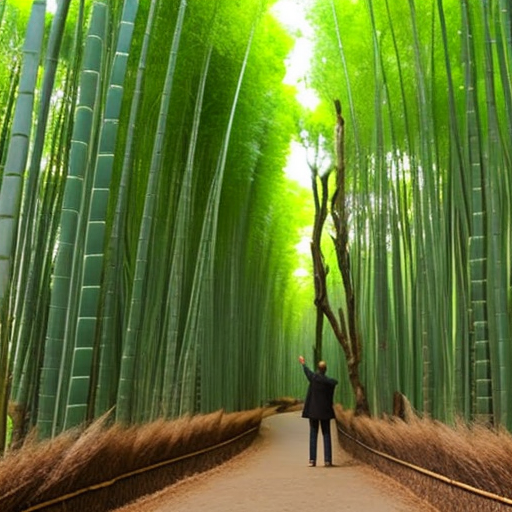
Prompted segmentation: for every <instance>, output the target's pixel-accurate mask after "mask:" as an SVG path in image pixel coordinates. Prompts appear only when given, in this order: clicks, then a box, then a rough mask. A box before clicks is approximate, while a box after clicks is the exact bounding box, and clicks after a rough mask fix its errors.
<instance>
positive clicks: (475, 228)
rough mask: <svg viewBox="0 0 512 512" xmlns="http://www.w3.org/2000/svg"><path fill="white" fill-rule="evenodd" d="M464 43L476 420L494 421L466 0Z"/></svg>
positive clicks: (481, 193) (482, 190)
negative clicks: (470, 207) (470, 211)
mask: <svg viewBox="0 0 512 512" xmlns="http://www.w3.org/2000/svg"><path fill="white" fill-rule="evenodd" d="M462 12H463V26H464V27H465V30H464V32H463V40H464V43H465V55H466V57H467V62H466V74H465V88H466V117H467V134H466V137H467V145H468V157H467V158H468V164H469V169H468V172H470V174H471V203H472V216H471V235H470V240H469V251H470V256H469V272H470V291H471V311H470V315H471V332H470V334H471V348H472V350H473V357H474V363H473V364H474V403H473V414H474V417H475V419H478V420H481V421H484V422H485V421H492V420H493V414H494V404H493V400H492V370H491V359H490V344H489V326H488V317H487V308H486V300H487V297H488V295H487V255H486V245H487V237H486V234H485V233H486V223H487V211H486V207H487V205H486V203H485V196H486V190H485V178H484V176H485V169H484V165H483V162H482V147H481V139H480V133H481V126H480V115H479V112H478V109H479V105H478V100H477V97H478V96H477V89H478V85H477V79H476V76H475V66H476V63H475V50H474V46H473V39H472V38H473V35H474V32H473V28H472V20H471V16H470V12H469V5H468V3H467V1H466V0H463V2H462Z"/></svg>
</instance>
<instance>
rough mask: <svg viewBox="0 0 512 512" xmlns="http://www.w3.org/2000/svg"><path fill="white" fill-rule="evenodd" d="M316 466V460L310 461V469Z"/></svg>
mask: <svg viewBox="0 0 512 512" xmlns="http://www.w3.org/2000/svg"><path fill="white" fill-rule="evenodd" d="M315 466H316V461H314V460H310V461H309V467H310V468H314V467H315Z"/></svg>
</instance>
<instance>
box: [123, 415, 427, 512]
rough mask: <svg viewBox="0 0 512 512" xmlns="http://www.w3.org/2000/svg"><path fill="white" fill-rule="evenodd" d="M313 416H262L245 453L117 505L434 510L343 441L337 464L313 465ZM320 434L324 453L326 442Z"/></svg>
mask: <svg viewBox="0 0 512 512" xmlns="http://www.w3.org/2000/svg"><path fill="white" fill-rule="evenodd" d="M308 428H309V427H308V423H307V421H306V420H304V419H302V418H301V417H300V412H290V413H284V414H277V415H274V416H270V417H268V418H266V419H264V420H263V423H262V427H261V429H260V435H259V436H258V438H257V439H256V441H255V442H254V443H253V445H252V446H251V447H250V448H249V449H248V450H246V451H245V452H244V453H242V454H240V455H238V456H236V457H234V458H233V459H231V460H230V461H228V462H226V463H224V464H222V465H221V466H219V467H217V468H215V469H212V470H210V471H207V472H205V473H201V474H198V475H195V476H193V477H191V478H188V479H186V480H183V481H182V482H179V483H178V484H174V485H173V486H171V487H168V488H166V489H164V490H162V491H160V492H158V493H157V494H153V495H151V496H147V497H145V498H142V499H140V500H138V501H136V502H134V503H132V504H130V505H127V506H124V507H122V508H120V509H118V510H117V511H116V512H171V511H172V512H195V511H197V512H199V511H202V512H204V511H208V512H259V511H262V512H288V511H290V512H291V511H293V512H302V511H304V512H306V511H307V512H310V511H311V510H315V509H318V508H321V509H322V510H325V511H337V510H343V511H344V512H345V511H346V512H373V511H378V512H432V511H434V510H436V509H433V508H432V507H430V506H429V505H428V504H427V503H426V502H424V501H422V500H420V499H418V498H417V497H416V496H415V495H413V494H412V493H411V492H410V491H408V490H407V489H406V488H404V487H402V486H401V485H399V484H398V483H397V482H395V481H394V480H391V479H390V478H389V477H387V476H385V475H382V474H381V473H379V472H377V471H375V470H373V469H372V468H370V467H369V466H367V465H365V464H362V463H359V462H357V461H356V460H355V459H353V458H351V457H350V456H349V455H348V454H347V453H345V452H344V451H343V450H342V449H341V448H340V447H339V444H338V442H337V434H336V431H335V426H334V421H333V422H331V428H332V436H333V463H334V465H333V467H330V468H326V467H324V466H323V465H322V464H320V465H318V466H317V467H314V468H310V467H308V464H307V462H308V437H309V436H308V432H309V431H308ZM321 438H322V436H321V434H320V435H319V442H318V453H319V455H320V457H319V461H320V462H321V461H322V457H321V455H322V453H323V451H322V450H323V445H322V441H321Z"/></svg>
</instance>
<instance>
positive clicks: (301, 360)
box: [299, 356, 306, 364]
mask: <svg viewBox="0 0 512 512" xmlns="http://www.w3.org/2000/svg"><path fill="white" fill-rule="evenodd" d="M305 362H306V360H305V359H304V357H302V356H299V363H300V364H304V363H305Z"/></svg>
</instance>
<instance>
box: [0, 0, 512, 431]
mask: <svg viewBox="0 0 512 512" xmlns="http://www.w3.org/2000/svg"><path fill="white" fill-rule="evenodd" d="M280 4H282V5H285V6H286V5H288V9H290V10H289V11H288V14H287V11H286V8H281V10H280V11H279V12H280V14H279V15H278V8H279V6H280ZM294 5H298V6H300V7H301V9H303V10H304V14H305V20H306V22H307V27H309V28H310V29H311V33H310V34H309V35H308V34H307V33H305V29H304V28H298V27H297V26H295V27H294V26H293V25H292V24H291V22H288V21H287V18H291V15H292V10H296V8H295V7H294ZM298 40H308V41H309V42H310V44H311V57H310V59H309V58H307V56H306V55H305V54H304V55H303V60H304V61H305V60H308V64H309V65H308V66H307V67H304V70H303V71H300V72H299V78H298V80H296V82H295V83H291V82H290V80H287V79H286V77H287V76H288V75H289V68H290V61H291V57H290V56H291V55H292V54H293V52H294V45H295V43H296V41H298ZM295 53H297V51H296V50H295ZM295 57H297V55H295ZM299 58H300V55H299ZM0 59H1V63H0V420H1V421H0V439H5V438H6V433H7V430H8V425H11V426H10V427H9V428H13V427H12V425H14V428H15V430H16V432H17V435H18V436H19V437H21V438H22V437H23V436H25V435H27V433H29V432H31V431H33V430H34V429H36V430H37V433H38V435H39V436H40V437H41V438H51V437H54V436H56V435H58V434H60V433H62V432H64V431H66V430H68V429H70V428H72V427H76V426H78V425H82V424H86V423H88V422H91V421H92V420H94V419H95V418H98V417H100V416H102V415H103V414H104V413H106V412H107V411H111V414H112V415H113V417H114V418H115V421H117V422H120V423H124V424H140V423H145V422H150V421H153V420H155V419H157V418H177V417H180V416H182V415H185V414H196V413H209V412H213V411H216V410H219V409H223V410H225V411H228V412H230V411H242V410H246V409H251V408H254V407H259V406H261V405H262V404H265V403H267V402H268V401H269V400H272V399H275V398H277V397H284V396H289V397H298V398H301V397H302V395H303V393H304V382H303V379H304V377H303V375H302V372H301V371H300V369H298V366H299V365H298V363H297V357H298V356H299V355H300V354H304V355H305V356H306V359H308V360H310V361H313V359H316V360H318V359H320V358H323V359H325V360H326V361H328V363H329V368H330V373H331V374H333V375H336V376H337V378H338V379H339V380H340V385H339V386H338V387H337V389H336V395H335V399H336V401H337V402H340V403H341V404H343V406H344V407H346V408H353V407H354V406H355V405H356V402H357V400H358V393H357V390H356V387H357V386H356V387H354V380H353V378H354V375H355V374H357V378H358V379H359V381H360V383H361V384H360V385H359V384H358V386H360V389H361V390H363V389H364V393H365V400H366V403H367V408H368V411H367V412H369V413H370V414H371V415H375V416H381V415H383V414H387V413H391V411H392V408H393V398H394V396H395V393H400V394H401V395H403V396H404V397H406V398H407V400H408V401H409V402H410V404H411V405H412V407H413V408H414V409H415V410H416V411H417V412H418V413H419V414H422V415H427V416H429V417H432V418H435V419H438V420H440V421H442V422H445V423H451V422H454V421H456V420H457V419H459V418H463V419H464V420H465V421H468V422H472V421H484V422H486V423H488V424H492V425H500V426H504V427H505V428H507V429H509V430H510V429H511V428H512V409H511V411H510V412H509V410H508V409H509V408H511V407H512V402H511V400H510V395H509V389H510V387H511V379H512V350H511V343H512V331H511V328H512V322H511V321H512V263H511V262H512V172H511V168H512V161H511V160H512V136H511V134H512V11H511V9H510V3H509V1H508V0H481V1H470V0H421V1H420V0H402V1H395V0H302V1H297V2H295V3H294V2H293V1H291V2H290V1H288V3H287V2H286V0H279V1H272V0H243V1H241V0H74V1H72V0H57V1H56V2H51V1H49V0H48V1H46V0H0ZM300 90H307V91H309V93H308V94H310V95H311V97H313V98H314V101H311V102H309V103H307V102H305V101H302V100H301V95H300V94H298V93H299V92H300ZM340 129H342V130H343V134H344V139H343V146H342V147H341V146H340V142H339V139H338V140H337V138H336V136H335V132H336V130H338V131H339V130H340ZM294 166H295V169H294ZM299 168H300V169H302V172H306V180H305V182H304V181H302V182H300V181H299V180H298V179H296V177H294V175H293V172H298V171H299ZM340 171H342V172H341V174H340ZM340 208H341V211H342V220H343V225H342V226H341V228H342V236H341V238H340V231H339V230H340V224H338V222H339V220H340V217H339V211H340V210H339V209H340ZM343 229H344V231H343ZM312 256H313V257H312ZM347 268H348V269H349V272H347ZM319 283H320V284H323V286H322V287H319ZM326 301H328V302H326ZM326 304H328V307H327V306H326ZM354 372H355V373H354ZM358 389H359V388H358Z"/></svg>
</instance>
